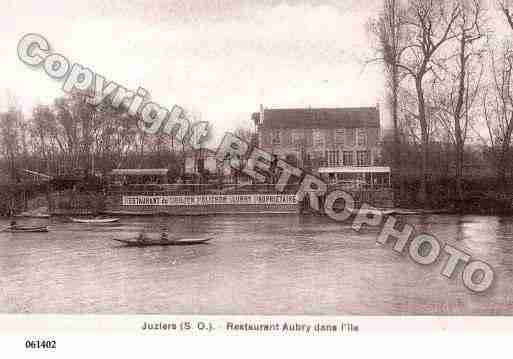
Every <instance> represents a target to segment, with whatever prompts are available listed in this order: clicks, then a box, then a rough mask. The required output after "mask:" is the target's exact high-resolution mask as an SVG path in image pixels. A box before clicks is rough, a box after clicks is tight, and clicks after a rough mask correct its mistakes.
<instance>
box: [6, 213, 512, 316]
mask: <svg viewBox="0 0 513 359" xmlns="http://www.w3.org/2000/svg"><path fill="white" fill-rule="evenodd" d="M401 218H402V219H404V220H405V221H407V222H408V223H410V224H413V225H415V227H416V228H417V229H418V230H419V231H425V232H428V233H432V234H434V235H436V236H437V238H438V239H439V240H440V241H442V242H445V243H450V244H452V245H454V246H456V247H458V248H459V249H462V250H464V251H465V252H467V253H469V254H471V255H472V257H475V258H477V259H480V260H484V261H485V262H487V263H489V264H490V265H491V266H492V267H493V269H494V271H495V282H494V285H493V286H492V288H491V289H489V290H488V291H486V292H484V293H481V294H475V293H472V292H470V291H469V290H468V289H466V288H465V286H464V285H463V282H462V280H461V271H462V268H461V267H458V269H457V272H456V273H455V274H454V275H453V277H452V278H451V279H447V278H445V277H443V276H441V275H440V271H441V268H442V267H443V265H444V264H445V261H444V258H445V256H442V257H441V259H440V260H439V261H437V262H436V263H435V264H433V265H428V266H421V265H419V264H416V263H414V262H413V261H412V260H411V259H410V258H409V257H408V256H406V255H404V256H400V255H398V254H396V253H394V252H393V251H392V249H391V245H390V244H387V245H385V246H381V245H378V244H376V238H377V233H378V229H375V228H364V229H362V230H361V231H360V232H359V233H357V232H355V231H353V230H352V229H351V227H350V224H349V223H345V224H344V223H336V222H333V221H331V220H329V219H328V218H325V217H320V216H299V215H260V216H249V215H243V216H212V217H154V218H151V217H149V218H148V217H123V218H122V220H121V222H119V223H117V224H113V225H103V226H93V225H87V224H85V225H84V224H77V223H69V222H67V221H66V220H65V219H63V218H56V219H53V218H52V219H51V220H50V223H49V224H50V226H51V231H50V232H49V233H41V234H37V233H33V234H12V233H0V286H1V287H0V308H1V309H0V310H1V312H4V313H7V312H8V313H126V314H136V313H140V314H149V313H159V314H317V315H319V314H329V315H348V314H360V315H406V314H410V315H415V314H419V315H434V314H440V315H448V314H452V315H485V314H486V315H510V314H513V219H511V218H501V217H492V216H490V217H486V216H454V215H429V216H407V217H401ZM23 222H27V223H46V220H35V219H34V220H27V221H25V220H24V221H23ZM5 224H7V221H0V225H5ZM161 226H168V227H169V228H170V230H171V232H172V233H173V234H176V235H183V236H200V235H204V234H209V233H216V236H215V240H214V241H213V242H212V243H210V244H206V245H198V246H191V247H185V246H184V247H175V246H170V247H147V248H128V247H122V246H119V245H118V244H117V242H114V241H112V240H110V239H111V238H114V237H117V238H129V237H131V236H133V234H134V233H135V232H137V231H140V230H141V229H143V228H144V229H145V230H147V231H156V230H158V228H160V227H161Z"/></svg>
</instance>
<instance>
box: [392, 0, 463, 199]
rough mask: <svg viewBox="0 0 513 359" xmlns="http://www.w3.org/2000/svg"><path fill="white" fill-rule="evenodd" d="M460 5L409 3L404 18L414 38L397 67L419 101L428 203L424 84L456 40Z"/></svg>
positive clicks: (429, 0) (440, 0)
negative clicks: (442, 53)
mask: <svg viewBox="0 0 513 359" xmlns="http://www.w3.org/2000/svg"><path fill="white" fill-rule="evenodd" d="M461 11H462V10H461V6H460V2H459V1H444V0H410V1H409V5H408V8H407V11H406V15H405V24H406V26H407V27H408V31H411V35H410V36H408V41H407V44H406V46H405V47H404V48H403V49H401V51H402V55H401V62H400V63H398V64H397V66H398V67H399V68H401V69H403V70H404V71H405V72H406V74H407V75H408V76H409V77H410V78H411V79H412V80H413V85H414V88H415V93H416V99H417V113H416V114H415V118H416V119H417V121H418V122H419V125H420V135H421V136H420V137H421V148H422V157H421V158H422V161H421V162H422V164H421V169H422V172H421V182H420V190H419V197H420V200H421V202H424V201H425V199H426V182H427V173H428V161H429V123H428V108H427V105H426V97H425V89H424V82H425V80H426V78H427V76H428V74H431V75H433V76H436V72H435V69H434V67H435V64H436V62H437V59H436V58H435V54H437V53H438V52H439V49H440V48H441V47H442V45H444V44H446V43H447V42H448V41H450V40H451V39H454V38H456V37H457V33H456V32H455V31H454V29H455V23H456V20H457V19H458V17H459V16H460V13H461Z"/></svg>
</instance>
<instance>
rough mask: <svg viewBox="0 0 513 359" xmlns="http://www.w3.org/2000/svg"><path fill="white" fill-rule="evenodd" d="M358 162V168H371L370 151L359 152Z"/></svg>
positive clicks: (357, 155) (357, 154) (357, 153)
mask: <svg viewBox="0 0 513 359" xmlns="http://www.w3.org/2000/svg"><path fill="white" fill-rule="evenodd" d="M356 162H357V164H358V166H370V151H357V152H356Z"/></svg>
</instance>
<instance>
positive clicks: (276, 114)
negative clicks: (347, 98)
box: [252, 107, 379, 129]
mask: <svg viewBox="0 0 513 359" xmlns="http://www.w3.org/2000/svg"><path fill="white" fill-rule="evenodd" d="M260 116H261V115H260V113H254V114H253V116H252V118H253V119H254V120H255V119H256V120H258V122H260ZM261 125H262V126H263V127H264V128H326V129H334V128H364V127H379V110H378V108H377V107H348V108H291V109H265V110H264V118H263V122H262V123H261Z"/></svg>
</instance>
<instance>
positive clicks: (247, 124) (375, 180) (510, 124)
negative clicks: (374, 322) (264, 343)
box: [0, 0, 513, 349]
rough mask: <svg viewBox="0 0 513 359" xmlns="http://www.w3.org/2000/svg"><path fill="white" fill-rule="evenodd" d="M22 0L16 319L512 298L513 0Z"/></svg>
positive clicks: (5, 56) (16, 22) (12, 301)
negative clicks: (46, 316)
mask: <svg viewBox="0 0 513 359" xmlns="http://www.w3.org/2000/svg"><path fill="white" fill-rule="evenodd" d="M0 2H1V5H2V6H1V9H2V11H1V14H0V19H1V21H0V28H1V31H0V39H1V40H0V50H1V51H0V54H1V59H2V62H1V64H2V66H1V68H0V79H1V81H0V197H1V200H0V314H1V315H2V318H5V320H14V318H17V315H27V317H28V318H29V319H30V318H31V316H33V317H32V318H35V317H36V316H37V315H63V314H66V315H83V314H88V315H106V314H108V315H120V316H121V315H127V316H128V315H142V317H140V318H139V319H138V320H136V321H135V323H136V324H134V325H132V324H130V325H129V324H127V326H133V327H134V328H135V330H136V331H138V332H161V333H162V332H174V331H187V330H193V329H195V330H199V331H200V332H201V331H204V332H210V331H216V330H217V331H223V332H227V333H270V334H273V333H304V334H312V333H334V332H337V333H356V332H358V331H360V330H362V328H363V329H364V330H365V328H366V326H365V325H363V326H362V323H363V322H359V318H363V317H364V316H379V317H390V318H392V319H393V318H398V317H402V316H408V317H412V316H413V317H446V318H455V317H483V318H485V317H504V316H506V317H509V316H511V315H512V314H513V139H512V137H513V136H512V135H513V2H510V1H506V0H360V1H356V0H344V1H342V0H260V1H251V0H155V1H143V0H90V1H65V0H49V1H44V2H41V1H36V0H16V1H14V0H12V1H11V0H0ZM150 315H151V316H150ZM159 316H187V318H189V319H187V320H185V319H184V320H177V321H168V320H166V319H165V318H164V319H163V317H162V318H160V317H159ZM195 316H223V318H224V317H226V318H228V319H226V320H225V321H224V319H223V321H222V322H219V321H217V322H216V321H214V322H209V321H203V320H202V321H199V322H195V321H194V318H195ZM238 316H243V318H242V317H238ZM304 316H307V317H308V316H309V318H310V319H308V320H306V319H305V320H303V319H301V320H300V319H299V318H300V317H301V318H303V317H304ZM278 317H279V318H280V319H278ZM335 317H344V320H338V319H337V320H335V319H333V320H331V319H330V318H335ZM11 318H12V319H11ZM312 318H319V319H318V320H317V319H312ZM2 320H3V319H2ZM361 320H364V319H361ZM127 323H128V322H127ZM131 323H132V322H131ZM510 324H511V323H510ZM461 326H462V327H464V325H463V324H461ZM120 327H121V325H120ZM469 327H470V326H469ZM367 328H368V326H367ZM467 328H468V327H467ZM510 328H511V326H510ZM23 343H24V345H25V346H26V348H27V349H29V348H32V349H34V348H41V347H43V346H44V347H45V348H46V347H48V348H51V347H52V345H53V346H55V343H52V342H51V340H48V341H40V340H39V339H34V340H32V339H30V338H27V341H26V342H23Z"/></svg>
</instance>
